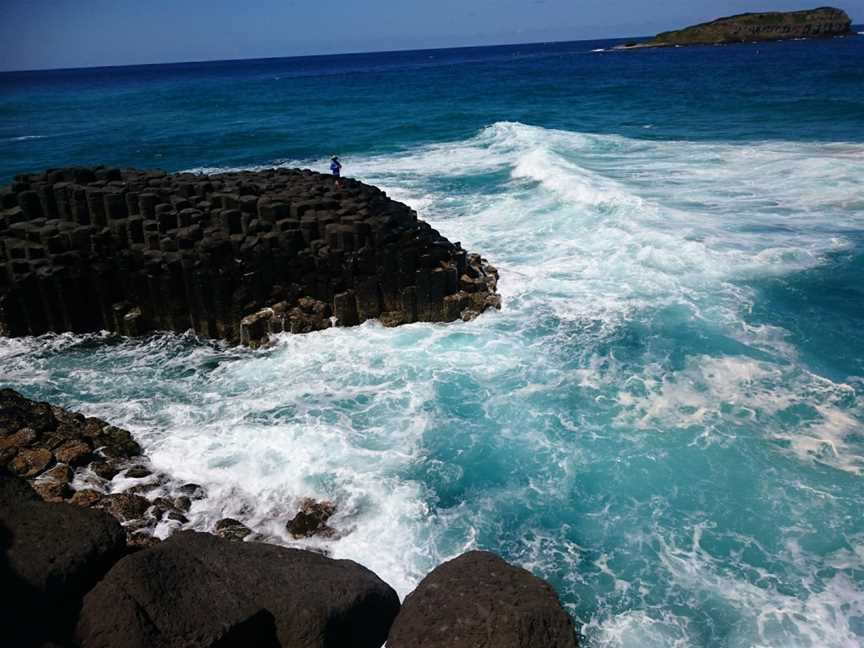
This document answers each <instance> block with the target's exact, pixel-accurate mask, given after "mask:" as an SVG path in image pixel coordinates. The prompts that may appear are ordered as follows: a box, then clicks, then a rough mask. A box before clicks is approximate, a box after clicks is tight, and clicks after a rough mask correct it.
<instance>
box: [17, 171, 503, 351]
mask: <svg viewBox="0 0 864 648" xmlns="http://www.w3.org/2000/svg"><path fill="white" fill-rule="evenodd" d="M497 279H498V273H497V271H496V270H495V269H494V268H492V267H491V266H489V265H488V264H487V263H486V262H485V261H484V260H483V259H482V258H480V257H479V256H478V255H469V254H468V253H467V252H466V251H465V250H463V249H462V248H461V246H460V245H459V244H458V243H455V244H454V243H451V242H450V241H448V240H447V239H446V238H444V237H443V236H441V235H440V234H439V233H438V232H437V231H435V230H434V229H432V228H431V227H430V226H429V225H428V224H427V223H425V222H423V221H420V220H418V219H417V214H416V213H415V212H414V211H413V210H411V209H410V208H409V207H408V206H406V205H404V204H401V203H398V202H395V201H393V200H391V199H389V198H388V197H387V196H386V194H384V192H382V191H381V190H379V189H377V188H375V187H372V186H369V185H365V184H363V183H361V182H357V181H355V180H351V179H343V180H342V181H341V184H340V187H336V186H335V185H334V182H333V179H332V178H331V177H330V176H325V175H321V174H318V173H314V172H312V171H308V170H304V171H301V170H298V169H271V170H265V171H257V172H251V171H250V172H238V173H224V174H218V175H211V176H207V175H197V174H191V173H179V174H173V175H169V174H167V173H165V172H162V171H138V170H134V169H115V168H108V167H94V168H66V169H50V170H48V171H45V172H43V173H30V174H23V175H18V176H16V177H15V179H14V181H13V182H12V183H11V184H10V185H8V186H5V187H2V188H0V334H3V335H9V336H18V335H39V334H42V333H45V332H49V331H56V332H60V331H73V332H78V333H84V332H94V331H101V330H108V331H113V332H116V333H119V334H123V335H130V336H132V335H139V334H142V333H145V332H147V331H155V330H169V331H177V332H184V331H187V330H189V329H192V330H194V331H195V332H196V333H198V334H200V335H202V336H206V337H211V338H219V339H224V340H228V341H231V342H243V343H246V344H249V345H251V346H258V345H261V344H264V343H266V342H267V340H268V339H269V335H270V334H271V333H274V332H282V331H290V332H293V333H305V332H310V331H316V330H321V329H324V328H328V327H330V326H332V325H333V324H334V322H335V324H336V325H337V326H353V325H355V324H358V323H362V322H363V321H365V320H368V319H376V318H377V319H380V320H381V321H382V322H384V323H385V324H386V325H388V326H396V325H399V324H405V323H410V322H417V321H425V322H444V321H454V320H457V319H460V318H461V319H471V318H473V317H476V316H477V314H479V313H481V312H483V311H484V310H486V309H487V308H500V298H499V297H498V295H497V293H496V285H497Z"/></svg>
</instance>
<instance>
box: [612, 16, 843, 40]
mask: <svg viewBox="0 0 864 648" xmlns="http://www.w3.org/2000/svg"><path fill="white" fill-rule="evenodd" d="M853 34H854V32H853V31H852V20H851V19H850V18H849V15H848V14H847V13H846V12H845V11H843V10H842V9H835V8H833V7H820V8H818V9H812V10H808V11H786V12H778V11H772V12H765V13H745V14H739V15H736V16H728V17H726V18H718V19H717V20H712V21H711V22H707V23H702V24H699V25H694V26H692V27H687V28H685V29H680V30H675V31H668V32H663V33H661V34H658V35H657V36H655V37H654V38H652V39H651V40H648V41H645V42H644V43H628V45H627V46H625V48H626V49H632V48H633V47H668V46H673V45H713V44H721V43H745V42H746V43H750V42H758V41H776V40H789V39H793V38H830V37H834V36H851V35H853Z"/></svg>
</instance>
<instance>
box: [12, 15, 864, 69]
mask: <svg viewBox="0 0 864 648" xmlns="http://www.w3.org/2000/svg"><path fill="white" fill-rule="evenodd" d="M850 27H851V28H852V29H856V28H861V27H864V23H861V24H859V23H855V22H854V21H853V22H852V24H851V26H850ZM858 33H860V32H858ZM646 38H651V36H614V37H607V38H578V39H574V40H549V41H521V42H510V43H491V44H486V45H451V46H448V47H419V48H397V49H386V50H354V51H350V52H330V53H326V54H324V53H319V54H289V55H286V56H249V57H240V58H230V59H222V58H214V59H189V60H182V61H154V62H151V63H121V64H118V65H80V66H76V67H45V68H28V69H22V70H0V75H4V74H26V73H30V72H74V71H77V70H112V69H118V68H139V67H156V66H160V65H197V64H202V63H234V62H240V61H276V60H280V59H302V58H327V57H332V56H356V55H360V54H399V53H406V52H440V51H444V50H457V49H481V48H484V47H515V46H517V45H560V44H564V43H592V42H600V41H616V40H623V41H626V40H634V39H646Z"/></svg>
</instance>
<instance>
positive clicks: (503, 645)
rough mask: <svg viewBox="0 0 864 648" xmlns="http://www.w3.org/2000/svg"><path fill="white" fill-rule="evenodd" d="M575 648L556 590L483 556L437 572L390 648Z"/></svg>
mask: <svg viewBox="0 0 864 648" xmlns="http://www.w3.org/2000/svg"><path fill="white" fill-rule="evenodd" d="M445 646H446V647H447V648H476V647H477V646H490V647H491V646H494V647H495V648H576V646H577V641H576V634H575V630H574V628H573V621H572V620H571V619H570V616H569V615H568V614H567V613H566V612H565V611H564V609H563V608H562V607H561V604H560V603H559V601H558V597H557V596H556V594H555V592H554V590H553V589H552V587H550V586H549V584H548V583H546V582H545V581H543V580H540V579H539V578H537V577H536V576H534V575H532V574H531V573H530V572H528V571H526V570H524V569H520V568H518V567H513V566H512V565H509V564H507V563H506V562H505V561H504V560H502V559H501V558H499V557H498V556H496V555H495V554H491V553H488V552H484V551H471V552H469V553H466V554H463V555H461V556H459V557H458V558H456V559H454V560H451V561H449V562H446V563H444V564H442V565H439V566H438V567H436V568H435V569H434V570H433V571H432V572H431V573H430V574H429V575H428V576H426V578H424V579H423V581H422V582H421V583H420V585H419V586H418V587H417V589H416V590H414V591H413V592H412V593H411V594H409V595H408V597H407V598H406V599H405V603H404V605H403V607H402V610H401V612H400V613H399V616H398V617H396V621H395V622H394V623H393V628H392V629H391V631H390V635H389V636H388V637H387V648H444V647H445Z"/></svg>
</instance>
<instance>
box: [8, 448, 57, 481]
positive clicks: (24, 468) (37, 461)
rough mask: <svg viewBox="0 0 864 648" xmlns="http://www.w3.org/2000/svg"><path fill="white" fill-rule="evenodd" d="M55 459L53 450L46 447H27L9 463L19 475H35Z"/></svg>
mask: <svg viewBox="0 0 864 648" xmlns="http://www.w3.org/2000/svg"><path fill="white" fill-rule="evenodd" d="M53 461H54V456H53V455H52V454H51V451H50V450H48V449H46V448H25V449H23V450H19V451H18V454H16V455H15V458H14V459H13V460H12V461H11V463H10V464H9V467H10V468H11V469H12V472H14V473H15V474H16V475H18V476H19V477H35V476H36V475H38V474H39V473H41V472H42V471H43V470H45V469H46V468H47V467H48V466H50V465H51V462H53Z"/></svg>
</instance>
